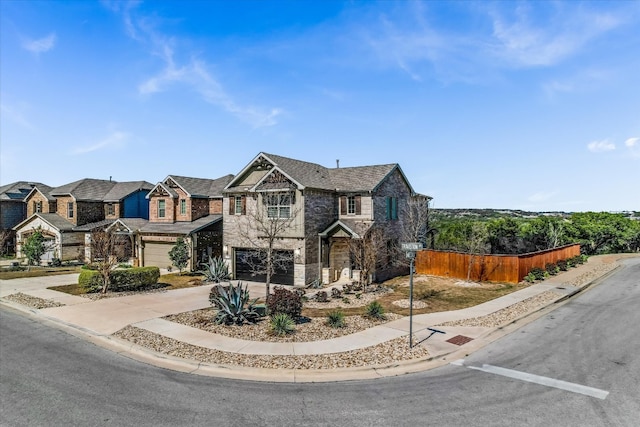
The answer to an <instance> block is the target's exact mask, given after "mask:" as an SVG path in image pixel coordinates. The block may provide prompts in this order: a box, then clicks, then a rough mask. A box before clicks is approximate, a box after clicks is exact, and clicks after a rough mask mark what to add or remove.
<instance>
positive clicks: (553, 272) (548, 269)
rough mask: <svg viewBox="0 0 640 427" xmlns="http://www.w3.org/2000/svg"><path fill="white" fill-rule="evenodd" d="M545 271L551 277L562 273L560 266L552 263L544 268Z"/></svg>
mask: <svg viewBox="0 0 640 427" xmlns="http://www.w3.org/2000/svg"><path fill="white" fill-rule="evenodd" d="M544 269H545V271H546V272H547V273H548V274H549V275H551V276H555V275H556V274H558V272H559V271H560V270H559V268H558V266H557V265H556V264H554V263H552V262H548V263H547V265H545V266H544Z"/></svg>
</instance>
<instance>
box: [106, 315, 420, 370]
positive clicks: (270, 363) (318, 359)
mask: <svg viewBox="0 0 640 427" xmlns="http://www.w3.org/2000/svg"><path fill="white" fill-rule="evenodd" d="M114 336H115V337H118V338H121V339H125V340H127V341H131V342H133V343H135V344H137V345H140V346H142V347H146V348H150V349H152V350H154V351H157V352H159V353H162V354H166V355H169V356H174V357H179V358H183V359H190V360H194V361H198V362H203V363H209V364H221V365H236V366H246V367H251V368H271V369H336V368H353V367H357V366H372V365H388V364H391V363H396V362H399V361H403V360H414V359H425V358H428V357H429V352H428V351H427V349H426V348H424V347H422V346H415V347H413V348H411V349H410V348H409V343H408V338H407V337H402V338H397V339H394V340H391V341H387V342H384V343H382V344H378V345H375V346H371V347H366V348H362V349H358V350H352V351H346V352H342V353H330V354H319V355H302V356H272V355H246V354H238V353H228V352H224V351H218V350H211V349H208V348H203V347H197V346H194V345H191V344H185V343H183V342H180V341H176V340H174V339H172V338H167V337H164V336H162V335H157V334H154V333H152V332H148V331H145V330H143V329H139V328H135V327H133V326H127V327H126V328H124V329H121V330H120V331H118V332H116V333H115V334H114Z"/></svg>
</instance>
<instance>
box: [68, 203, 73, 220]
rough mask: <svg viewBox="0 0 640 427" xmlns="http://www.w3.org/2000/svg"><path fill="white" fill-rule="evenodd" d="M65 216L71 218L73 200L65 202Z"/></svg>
mask: <svg viewBox="0 0 640 427" xmlns="http://www.w3.org/2000/svg"><path fill="white" fill-rule="evenodd" d="M67 217H68V218H73V202H68V203H67Z"/></svg>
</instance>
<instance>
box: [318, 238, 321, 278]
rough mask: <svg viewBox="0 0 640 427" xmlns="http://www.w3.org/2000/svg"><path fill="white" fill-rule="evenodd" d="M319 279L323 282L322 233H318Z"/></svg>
mask: <svg viewBox="0 0 640 427" xmlns="http://www.w3.org/2000/svg"><path fill="white" fill-rule="evenodd" d="M318 281H320V283H322V235H320V234H318Z"/></svg>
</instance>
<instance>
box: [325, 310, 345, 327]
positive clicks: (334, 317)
mask: <svg viewBox="0 0 640 427" xmlns="http://www.w3.org/2000/svg"><path fill="white" fill-rule="evenodd" d="M327 325H328V326H331V327H332V328H344V327H345V326H346V324H345V323H344V313H343V312H342V311H341V310H333V311H330V312H329V314H328V315H327Z"/></svg>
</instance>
